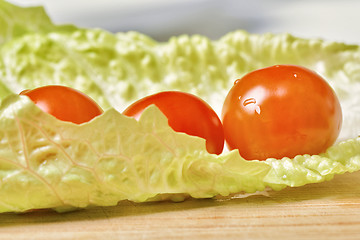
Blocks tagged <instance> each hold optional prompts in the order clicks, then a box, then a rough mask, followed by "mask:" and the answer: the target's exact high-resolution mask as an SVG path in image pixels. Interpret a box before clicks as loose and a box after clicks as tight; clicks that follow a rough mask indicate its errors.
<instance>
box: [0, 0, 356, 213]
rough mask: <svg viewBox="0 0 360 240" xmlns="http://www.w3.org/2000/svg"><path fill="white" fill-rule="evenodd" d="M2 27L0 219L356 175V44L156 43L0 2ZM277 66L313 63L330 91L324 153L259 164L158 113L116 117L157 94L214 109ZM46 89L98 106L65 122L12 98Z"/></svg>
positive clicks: (269, 39) (191, 39)
mask: <svg viewBox="0 0 360 240" xmlns="http://www.w3.org/2000/svg"><path fill="white" fill-rule="evenodd" d="M18 15H21V17H18ZM35 15H36V17H31V16H35ZM0 25H1V26H4V28H1V29H0V56H1V58H0V101H1V106H0V145H1V146H0V212H9V211H12V212H22V211H26V210H29V209H37V208H53V209H56V210H58V211H63V210H66V209H68V208H73V207H75V208H83V207H87V206H93V205H100V206H109V205H116V204H117V202H118V201H121V200H125V199H127V200H131V201H136V202H144V201H154V200H162V199H172V200H174V201H179V200H182V199H184V198H185V197H187V196H191V197H194V198H209V197H214V196H217V195H222V196H228V195H230V194H235V193H239V192H249V193H251V192H256V191H263V190H264V189H266V188H272V189H274V190H280V189H283V188H284V187H287V186H290V187H294V186H302V185H304V184H308V183H316V182H322V181H325V180H330V179H331V178H332V177H333V176H334V175H335V174H342V173H345V172H353V171H357V170H360V138H359V137H358V136H359V134H360V104H359V103H360V96H359V92H360V48H359V46H356V45H347V44H343V43H335V42H327V41H323V40H320V39H300V38H296V37H294V36H291V35H289V34H279V35H274V34H263V35H254V34H249V33H247V32H244V31H236V32H232V33H229V34H227V35H226V36H224V37H222V38H221V39H219V40H216V41H214V40H210V39H208V38H206V37H204V36H198V35H195V36H178V37H173V38H171V39H169V41H168V42H163V43H159V42H156V41H154V40H153V39H151V38H149V37H147V36H145V35H142V34H140V33H136V32H128V33H117V34H112V33H109V32H107V31H104V30H101V29H78V28H76V27H74V26H56V25H54V24H52V23H51V21H50V20H49V18H48V16H47V15H46V14H45V13H44V11H43V9H41V8H20V7H17V6H14V5H11V4H9V3H6V2H4V1H2V0H0ZM4 29H7V30H4ZM275 64H297V65H302V66H305V67H308V68H311V69H313V70H315V71H317V72H318V73H320V74H321V75H323V76H324V77H325V78H326V79H327V80H328V81H329V83H330V84H331V86H332V87H333V88H334V90H335V91H336V93H337V95H338V97H339V99H340V101H341V105H342V109H343V115H344V122H343V128H342V132H341V135H340V137H339V140H338V142H337V143H336V144H335V145H334V146H332V147H330V148H329V149H328V150H327V151H326V152H325V153H322V154H320V155H313V156H310V155H303V156H296V157H295V158H293V159H289V158H284V159H267V160H266V161H245V160H244V159H242V158H241V157H240V156H239V154H238V152H237V151H231V152H224V153H223V154H221V155H219V156H218V155H212V154H209V153H207V151H206V148H205V142H204V140H203V139H201V138H197V137H192V136H189V135H186V134H183V133H176V132H174V131H173V130H172V129H171V128H170V127H169V126H168V124H167V120H166V118H165V117H164V116H163V115H162V113H161V112H160V111H159V110H158V109H157V108H156V107H150V108H148V109H147V110H146V111H145V112H144V113H143V115H142V117H141V119H140V121H139V122H138V121H136V120H134V119H132V118H128V117H125V116H123V115H122V114H120V112H121V110H122V109H124V108H125V107H127V106H128V105H129V104H130V103H131V102H132V101H134V100H137V99H139V98H141V97H143V96H145V95H148V94H151V93H155V92H159V91H162V90H181V91H185V92H191V93H193V94H196V95H198V96H200V97H202V98H203V99H205V100H206V101H207V102H208V103H209V104H210V105H212V107H213V108H214V109H215V110H216V111H218V112H219V111H220V109H221V105H222V103H223V100H224V98H225V96H226V94H227V92H228V90H229V89H230V87H231V86H232V84H233V82H234V80H235V79H237V78H239V77H241V76H242V75H244V74H246V73H247V72H249V71H251V70H254V69H257V68H261V67H265V66H269V65H275ZM48 84H61V85H66V86H70V87H73V88H76V89H78V90H80V91H83V92H85V93H86V94H88V95H89V96H91V97H92V98H93V99H94V100H95V101H96V102H98V103H99V104H100V105H101V106H102V108H104V109H105V110H106V111H105V113H104V114H102V115H101V116H99V117H97V118H95V119H93V120H92V121H90V122H88V123H85V124H81V125H75V124H72V123H68V122H62V121H60V120H57V119H55V118H54V117H52V116H50V115H48V114H46V113H44V112H42V111H41V110H40V109H39V108H38V107H36V105H34V104H33V103H32V102H31V101H30V100H29V99H28V98H27V97H24V96H18V95H17V93H18V92H20V91H22V90H24V89H31V88H36V87H39V86H42V85H48Z"/></svg>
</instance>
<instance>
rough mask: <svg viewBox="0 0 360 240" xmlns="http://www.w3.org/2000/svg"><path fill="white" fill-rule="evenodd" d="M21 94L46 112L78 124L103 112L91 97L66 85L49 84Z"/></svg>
mask: <svg viewBox="0 0 360 240" xmlns="http://www.w3.org/2000/svg"><path fill="white" fill-rule="evenodd" d="M20 95H26V96H28V97H29V98H30V99H31V100H32V101H33V102H34V103H35V104H36V105H37V106H38V107H39V108H40V109H42V110H43V111H44V112H47V113H49V114H51V115H53V116H54V117H56V118H58V119H60V120H63V121H68V122H73V123H76V124H80V123H84V122H88V121H90V120H91V119H93V118H94V117H96V116H98V115H100V114H102V112H103V110H102V109H101V108H100V107H99V106H98V105H97V104H96V103H95V102H94V100H92V99H91V98H90V97H88V96H87V95H85V94H83V93H81V92H79V91H77V90H75V89H73V88H69V87H65V86H58V85H49V86H44V87H39V88H36V89H33V90H24V91H22V92H21V93H20Z"/></svg>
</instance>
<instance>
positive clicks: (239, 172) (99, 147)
mask: <svg viewBox="0 0 360 240" xmlns="http://www.w3.org/2000/svg"><path fill="white" fill-rule="evenodd" d="M0 135H1V137H2V139H3V141H1V147H0V179H1V181H0V212H4V211H24V210H27V209H34V208H44V207H45V208H59V207H68V206H71V207H86V206H89V205H102V206H108V205H116V204H117V202H118V201H120V200H124V199H128V200H131V201H137V202H143V201H147V200H154V199H156V198H159V197H161V196H159V195H161V194H166V195H167V197H168V198H171V199H175V200H178V199H181V198H183V197H184V194H189V195H190V196H192V197H196V198H208V197H213V196H215V195H218V194H221V195H224V196H227V195H229V194H230V193H234V192H240V191H246V192H255V191H262V190H264V188H265V184H264V182H263V181H262V179H263V178H264V176H265V175H266V174H267V172H268V171H269V169H270V167H269V166H268V165H267V164H266V163H264V162H259V161H252V162H251V161H245V160H243V159H241V158H240V156H239V154H237V152H230V153H227V154H223V155H221V156H218V155H213V154H209V153H207V151H206V147H205V140H204V139H201V138H197V137H191V136H188V135H186V134H183V133H177V132H175V131H173V130H172V129H171V128H170V127H169V126H168V124H167V119H166V117H165V116H164V115H162V113H161V112H160V110H158V109H157V108H156V107H150V108H149V109H147V110H146V111H145V112H144V114H143V115H142V117H141V119H140V121H139V122H138V121H136V120H134V119H133V118H129V117H125V116H124V115H122V114H120V113H119V112H117V111H116V110H114V109H110V110H108V111H107V112H105V113H104V114H103V115H102V116H101V117H98V118H96V119H94V120H93V121H91V122H89V123H86V124H83V125H80V126H79V125H75V124H72V123H68V122H63V121H60V120H57V119H56V118H54V117H52V116H50V115H48V114H46V113H44V112H42V111H41V110H40V109H39V108H38V107H37V106H36V105H34V103H32V101H30V100H29V99H28V98H27V97H23V96H21V97H20V96H18V95H13V96H11V97H9V98H7V99H6V100H5V101H4V102H3V104H2V106H1V109H0Z"/></svg>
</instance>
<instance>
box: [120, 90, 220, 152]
mask: <svg viewBox="0 0 360 240" xmlns="http://www.w3.org/2000/svg"><path fill="white" fill-rule="evenodd" d="M152 104H154V105H156V106H157V107H158V108H159V109H160V110H161V111H162V113H163V114H164V115H165V116H166V117H167V118H168V121H169V125H170V127H172V128H173V129H174V130H175V131H177V132H183V133H186V134H189V135H193V136H198V137H202V138H204V139H205V140H206V148H207V151H208V152H209V153H215V154H220V153H221V152H222V151H223V147H224V132H223V127H222V124H221V121H220V119H219V117H218V116H217V114H216V113H215V111H214V110H213V109H212V108H211V107H210V106H209V105H208V104H207V103H206V102H205V101H203V100H202V99H200V98H199V97H197V96H195V95H192V94H189V93H184V92H179V91H165V92H160V93H157V94H154V95H150V96H147V97H144V98H142V99H140V100H138V101H136V102H135V103H133V104H132V105H130V106H129V107H128V108H127V109H126V110H125V111H124V112H123V114H124V115H127V116H130V117H135V118H136V119H138V118H139V116H140V115H141V113H142V112H143V111H144V110H145V108H147V107H148V106H150V105H152Z"/></svg>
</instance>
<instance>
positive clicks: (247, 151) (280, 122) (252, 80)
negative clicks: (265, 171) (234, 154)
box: [222, 65, 342, 160]
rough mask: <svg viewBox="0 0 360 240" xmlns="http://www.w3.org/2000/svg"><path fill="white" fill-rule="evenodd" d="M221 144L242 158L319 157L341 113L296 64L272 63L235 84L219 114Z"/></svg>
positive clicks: (321, 83) (315, 78) (319, 81)
mask: <svg viewBox="0 0 360 240" xmlns="http://www.w3.org/2000/svg"><path fill="white" fill-rule="evenodd" d="M222 122H223V126H224V134H225V140H226V142H227V146H228V147H229V149H238V150H239V153H240V155H242V157H243V158H245V159H248V160H252V159H258V160H264V159H266V158H269V157H273V158H282V157H290V158H292V157H294V156H296V155H298V154H311V155H312V154H319V153H321V152H323V151H325V150H326V149H327V148H328V147H329V146H331V145H332V144H333V143H334V142H335V140H336V139H337V137H338V135H339V132H340V128H341V124H342V112H341V107H340V103H339V100H338V99H337V97H336V95H335V93H334V91H333V90H332V88H331V87H330V86H329V85H328V83H327V82H326V81H325V80H324V79H323V78H322V77H321V76H319V75H318V74H316V73H315V72H313V71H311V70H309V69H306V68H304V67H300V66H293V65H276V66H271V67H267V68H263V69H259V70H256V71H253V72H251V73H248V74H247V75H245V76H244V77H243V78H241V79H238V80H236V81H235V84H234V86H233V87H232V88H231V90H230V91H229V93H228V95H227V97H226V99H225V102H224V106H223V110H222Z"/></svg>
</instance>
